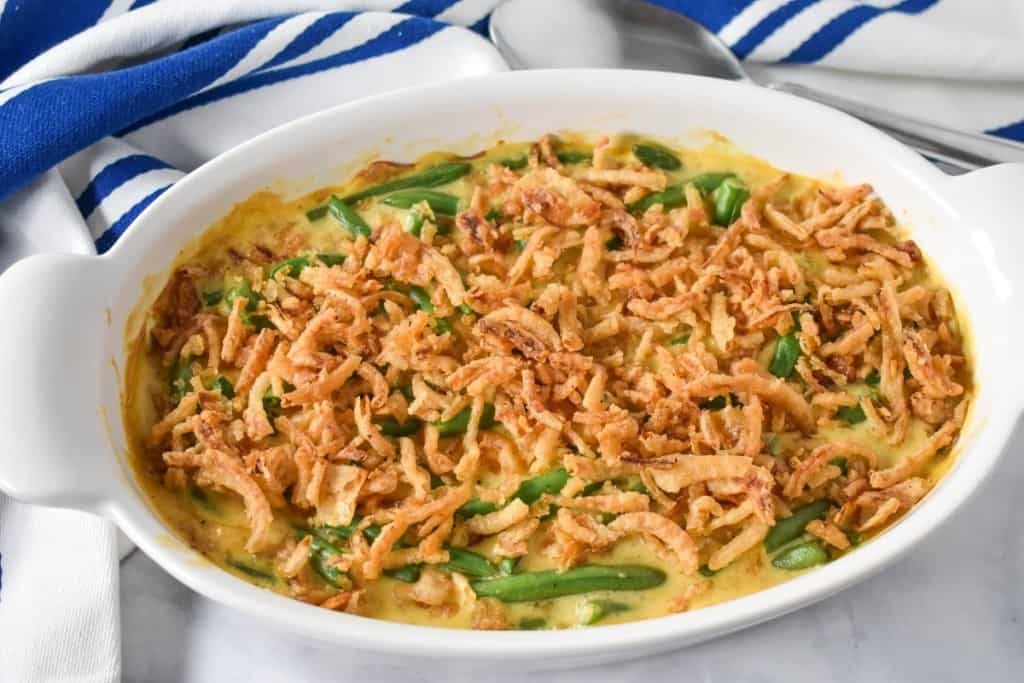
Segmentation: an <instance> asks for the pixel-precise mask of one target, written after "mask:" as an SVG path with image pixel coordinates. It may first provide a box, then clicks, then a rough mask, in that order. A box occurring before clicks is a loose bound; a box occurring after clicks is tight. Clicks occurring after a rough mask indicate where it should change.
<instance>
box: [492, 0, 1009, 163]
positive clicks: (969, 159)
mask: <svg viewBox="0 0 1024 683" xmlns="http://www.w3.org/2000/svg"><path fill="white" fill-rule="evenodd" d="M491 39H492V40H493V41H494V44H495V45H497V47H498V50H499V51H500V52H501V54H502V55H503V56H504V57H505V59H506V60H507V61H508V63H509V65H510V66H511V67H512V68H514V69H543V68H556V67H562V68H566V67H568V68H572V67H609V68H632V69H653V70H657V71H674V72H682V73H690V74H698V75H702V76H714V77H716V78H727V79H732V80H739V81H748V82H753V79H751V78H750V76H749V75H748V74H747V72H746V71H745V70H744V69H743V66H742V64H741V63H740V61H739V60H738V59H736V56H735V55H733V53H732V51H730V50H729V48H728V47H726V46H725V44H724V43H722V41H720V40H719V39H718V37H717V36H716V35H715V34H713V33H711V32H710V31H708V30H707V29H705V28H704V27H703V26H701V25H700V24H698V23H697V22H695V21H692V20H691V19H689V18H687V17H686V16H684V15H682V14H679V13H676V12H672V11H670V10H667V9H664V8H662V7H658V6H656V5H651V4H649V3H647V2H641V1H639V0H560V1H559V2H557V3H552V2H551V0H508V1H507V2H505V3H503V4H502V5H500V6H499V7H498V8H497V9H496V10H495V11H494V13H493V14H492V15H491ZM762 85H766V86H767V87H769V88H774V89H776V90H782V91H785V92H788V93H792V94H794V95H799V96H800V97H804V98H806V99H809V100H814V101H816V102H821V103H822V104H826V105H829V106H831V107H835V108H836V109H841V110H843V111H845V112H846V113H848V114H852V115H853V116H856V117H857V118H859V119H862V120H863V121H866V122H868V123H870V124H872V125H874V126H877V127H878V128H881V129H882V130H884V131H885V132H887V133H889V134H890V135H892V136H893V137H895V138H897V139H898V140H900V141H902V142H904V143H905V144H907V145H909V146H910V147H913V148H914V149H916V150H917V151H918V152H920V153H921V154H923V155H925V156H926V157H928V158H930V159H933V160H936V161H939V162H944V164H943V165H944V166H953V167H956V168H957V169H958V170H972V169H976V168H980V167H982V166H991V165H992V164H998V163H1003V162H1011V161H1024V145H1021V144H1017V143H1014V142H1010V141H1005V140H1002V139H1000V138H996V137H993V136H990V135H981V134H976V133H968V132H965V131H960V130H955V129H953V128H947V127H945V126H941V125H938V124H935V123H931V122H928V121H922V120H920V119H916V118H912V117H909V116H903V115H902V114H896V113H894V112H891V111H886V110H884V109H879V108H877V107H872V106H870V105H867V104H863V103H860V102H854V101H851V100H847V99H845V98H842V97H837V96H835V95H831V94H828V93H824V92H821V91H818V90H813V89H811V88H807V87H804V86H802V85H796V84H794V83H764V84H762Z"/></svg>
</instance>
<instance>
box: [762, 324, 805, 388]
mask: <svg viewBox="0 0 1024 683" xmlns="http://www.w3.org/2000/svg"><path fill="white" fill-rule="evenodd" d="M799 357H800V342H799V341H797V338H796V335H795V334H793V333H792V332H790V333H789V334H787V335H784V336H782V337H779V339H778V341H776V342H775V353H774V354H773V355H772V362H771V365H769V366H768V372H770V373H772V374H773V375H775V376H776V377H781V378H782V379H786V378H787V377H789V376H790V375H792V374H793V369H794V368H795V367H796V360H797V358H799Z"/></svg>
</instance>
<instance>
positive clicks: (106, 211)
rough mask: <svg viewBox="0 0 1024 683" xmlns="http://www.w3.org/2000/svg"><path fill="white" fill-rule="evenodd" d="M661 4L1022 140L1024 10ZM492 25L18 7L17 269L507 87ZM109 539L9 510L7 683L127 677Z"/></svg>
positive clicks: (11, 123)
mask: <svg viewBox="0 0 1024 683" xmlns="http://www.w3.org/2000/svg"><path fill="white" fill-rule="evenodd" d="M657 2H658V4H661V5H663V6H666V7H669V8H672V9H675V10H677V11H681V12H684V13H686V14H688V15H690V16H692V17H693V18H695V19H696V20H698V21H701V22H702V23H704V24H705V25H706V26H708V27H709V28H710V29H711V30H713V31H715V32H716V33H718V35H719V36H720V37H721V38H722V39H723V40H724V41H725V42H726V43H727V44H728V45H729V46H730V47H731V48H732V49H733V50H734V51H735V52H736V53H737V54H738V55H739V56H741V57H742V58H744V59H746V60H748V62H751V66H752V67H753V68H755V69H767V70H768V71H770V72H771V73H772V74H773V75H778V74H779V72H783V73H784V75H785V76H786V77H787V78H791V79H793V80H798V81H801V82H805V83H808V82H809V83H813V84H815V85H819V86H820V87H825V88H832V89H835V90H837V91H839V92H841V93H842V94H846V95H847V96H856V97H862V98H864V99H868V100H871V101H873V102H875V103H876V104H884V105H887V106H888V105H892V106H893V107H895V108H897V109H901V110H903V111H907V112H908V113H914V114H916V115H917V116H921V117H925V118H932V119H935V120H938V121H940V122H945V123H948V124H952V125H957V126H962V127H966V128H971V129H974V130H987V131H989V132H994V133H996V134H1001V135H1005V136H1007V137H1013V138H1015V139H1021V140H1024V92H1022V87H1021V83H1022V81H1024V52H1022V51H1024V3H1022V2H1020V1H1019V0H986V1H985V2H980V1H978V0H903V1H901V2H897V1H893V0H875V1H873V2H853V1H850V0H721V1H716V2H710V1H708V0H657ZM495 4H497V0H407V1H401V0H362V1H358V0H214V1H213V2H211V1H210V0H75V1H74V2H69V3H62V4H61V6H60V9H59V10H58V11H55V9H54V7H55V4H54V2H53V0H0V79H3V80H2V81H0V150H3V153H2V154H0V199H3V198H7V199H6V201H4V203H3V204H2V205H0V227H2V228H3V235H2V237H3V240H2V241H0V249H3V253H2V254H0V267H2V266H3V265H6V263H7V262H9V261H10V259H11V258H12V257H15V256H19V255H21V254H22V253H25V252H31V251H41V250H69V251H89V250H93V249H95V250H98V251H101V252H102V251H105V250H106V249H109V248H110V246H111V245H112V244H113V243H114V242H115V241H116V240H117V238H118V237H119V236H120V235H122V234H123V233H124V232H125V230H127V229H129V228H130V226H131V224H132V222H133V221H134V219H135V218H136V217H137V216H138V215H139V214H140V213H141V212H142V211H143V210H144V209H145V207H146V206H147V205H148V204H149V203H150V202H152V201H153V200H154V199H155V198H156V197H157V196H159V195H160V193H162V192H163V191H165V190H166V188H167V187H169V186H170V185H171V184H173V183H174V182H175V180H176V179H177V178H179V177H181V174H182V172H183V171H188V170H191V169H192V168H194V167H196V166H197V165H199V164H200V163H202V162H203V161H205V160H207V159H209V158H211V157H212V156H214V155H216V154H218V153H220V152H222V151H224V150H226V149H228V148H230V147H233V146H234V145H236V144H238V143H240V142H242V141H244V140H246V139H248V138H250V137H252V136H253V135H256V134H258V133H260V132H263V131H264V130H267V129H269V128H271V127H273V126H275V125H278V124H280V123H283V122H285V121H289V120H292V119H294V118H297V117H300V116H303V115H305V114H308V113H312V112H315V111H318V110H321V109H324V108H327V107H330V106H333V105H335V104H338V103H341V102H345V101H349V100H352V99H356V98H359V97H362V96H365V95H368V94H372V93H375V92H380V91H383V90H388V89H393V88H398V87H403V86H408V85H414V84H417V83H424V82H436V81H439V80H444V79H447V78H452V77H457V76H465V75H472V74H479V73H486V72H490V71H495V70H500V69H502V68H504V65H503V63H502V61H501V59H500V57H499V56H498V55H497V54H496V53H495V52H494V50H493V49H492V48H491V47H490V46H489V44H487V43H486V42H485V40H484V38H483V37H482V35H481V34H482V33H484V32H485V31H486V17H487V15H488V13H489V12H490V10H491V9H492V8H493V6H494V5H495ZM557 5H558V3H557V2H552V3H551V11H557ZM366 10H374V11H366ZM456 25H458V26H467V27H470V29H471V30H467V29H466V28H460V27H458V26H456ZM823 67H824V68H823ZM937 79H938V80H937ZM950 79H959V80H950ZM11 236H17V238H16V239H10V238H11ZM15 243H16V244H19V245H21V247H19V250H18V251H17V252H16V253H15V252H12V251H11V250H10V248H9V245H11V244H15ZM54 538H60V539H73V542H69V543H53V542H52V539H54ZM112 538H113V533H112V530H111V528H110V526H109V525H107V524H105V523H103V522H101V521H99V520H95V519H92V518H88V517H85V516H83V515H79V514H76V513H71V512H54V511H46V510H37V509H33V508H30V507H28V506H24V505H21V504H18V503H14V502H12V501H9V500H4V499H3V497H2V496H0V572H2V573H0V581H2V584H0V680H8V679H10V680H16V681H19V682H21V681H26V682H28V681H58V680H59V681H65V680H66V681H94V680H95V681H108V680H116V679H117V678H118V672H119V652H118V642H119V640H118V633H117V624H118V614H117V595H118V593H117V577H116V566H117V565H116V551H115V548H114V545H115V544H114V543H113V541H112V540H111V539H112Z"/></svg>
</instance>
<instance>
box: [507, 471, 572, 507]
mask: <svg viewBox="0 0 1024 683" xmlns="http://www.w3.org/2000/svg"><path fill="white" fill-rule="evenodd" d="M568 481H569V472H568V471H566V469H565V468H564V467H559V468H558V469H555V470H551V471H550V472H545V473H544V474H542V475H540V476H537V477H534V478H533V479H527V480H526V481H524V482H523V483H522V484H520V485H519V488H518V489H516V492H515V493H514V494H513V495H512V497H513V498H518V499H519V500H521V501H523V502H524V503H526V504H527V505H533V504H534V503H535V502H537V501H538V500H539V499H540V497H541V496H542V495H544V494H545V493H550V494H556V493H558V492H559V491H561V490H562V487H563V486H565V484H566V482H568Z"/></svg>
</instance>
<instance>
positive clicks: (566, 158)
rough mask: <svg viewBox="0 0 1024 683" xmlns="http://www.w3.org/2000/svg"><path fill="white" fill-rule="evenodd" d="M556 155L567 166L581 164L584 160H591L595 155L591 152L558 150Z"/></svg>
mask: <svg viewBox="0 0 1024 683" xmlns="http://www.w3.org/2000/svg"><path fill="white" fill-rule="evenodd" d="M555 156H556V157H558V161H559V162H560V163H563V164H565V165H567V166H572V165H574V164H580V163H583V162H584V161H590V159H591V158H592V157H593V155H592V154H591V153H590V152H576V151H565V152H557V153H556V154H555Z"/></svg>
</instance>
